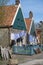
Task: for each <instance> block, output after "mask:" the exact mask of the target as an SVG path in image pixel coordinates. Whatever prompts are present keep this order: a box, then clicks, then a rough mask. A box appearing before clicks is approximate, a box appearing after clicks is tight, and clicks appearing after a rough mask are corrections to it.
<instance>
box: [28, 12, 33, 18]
mask: <svg viewBox="0 0 43 65" xmlns="http://www.w3.org/2000/svg"><path fill="white" fill-rule="evenodd" d="M29 18H30V19H32V18H33V13H32V11H30V12H29Z"/></svg>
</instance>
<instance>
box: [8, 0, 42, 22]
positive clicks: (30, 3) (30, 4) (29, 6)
mask: <svg viewBox="0 0 43 65" xmlns="http://www.w3.org/2000/svg"><path fill="white" fill-rule="evenodd" d="M20 3H21V8H22V12H23V16H24V18H28V17H29V11H32V12H33V19H34V22H35V23H38V22H40V21H43V0H20ZM9 4H15V0H10V2H9Z"/></svg>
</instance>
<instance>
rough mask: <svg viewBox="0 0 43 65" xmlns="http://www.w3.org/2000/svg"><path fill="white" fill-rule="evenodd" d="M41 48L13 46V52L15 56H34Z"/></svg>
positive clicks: (37, 46)
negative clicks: (35, 50)
mask: <svg viewBox="0 0 43 65" xmlns="http://www.w3.org/2000/svg"><path fill="white" fill-rule="evenodd" d="M37 48H39V45H26V46H15V45H14V46H13V47H12V50H13V53H14V54H25V55H33V54H35V52H34V49H37Z"/></svg>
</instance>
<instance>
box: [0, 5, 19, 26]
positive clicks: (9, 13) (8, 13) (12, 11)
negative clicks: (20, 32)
mask: <svg viewBox="0 0 43 65" xmlns="http://www.w3.org/2000/svg"><path fill="white" fill-rule="evenodd" d="M1 8H2V9H1ZM17 9H18V6H16V5H12V6H11V5H10V6H0V27H1V26H11V24H13V22H12V21H13V19H14V17H16V16H15V15H16V14H17ZM3 14H4V15H3ZM2 16H3V17H2ZM1 18H2V19H1Z"/></svg>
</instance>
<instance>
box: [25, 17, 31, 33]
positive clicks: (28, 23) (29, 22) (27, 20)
mask: <svg viewBox="0 0 43 65" xmlns="http://www.w3.org/2000/svg"><path fill="white" fill-rule="evenodd" d="M25 22H26V27H27V31H28V32H29V31H30V27H31V22H32V19H29V18H25Z"/></svg>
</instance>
